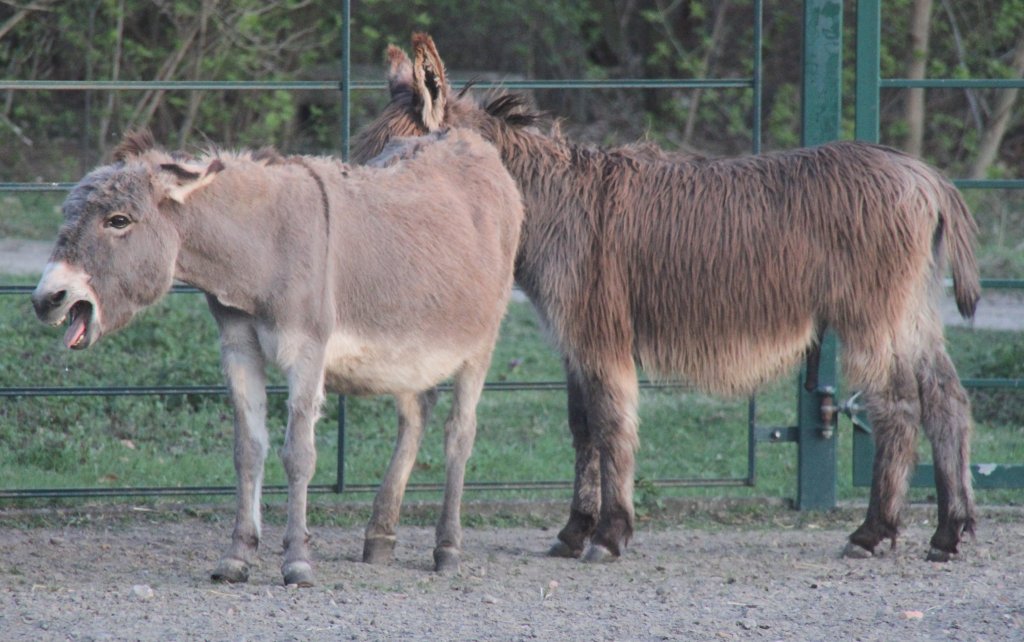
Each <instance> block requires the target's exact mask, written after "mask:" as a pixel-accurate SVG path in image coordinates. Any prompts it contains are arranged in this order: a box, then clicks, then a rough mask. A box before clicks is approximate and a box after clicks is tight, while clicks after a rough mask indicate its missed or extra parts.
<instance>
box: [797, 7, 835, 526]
mask: <svg viewBox="0 0 1024 642" xmlns="http://www.w3.org/2000/svg"><path fill="white" fill-rule="evenodd" d="M803 32H804V46H803V89H802V96H803V98H802V120H803V122H802V128H803V134H802V142H803V144H804V145H818V144H821V143H825V142H828V141H831V140H835V139H837V138H839V132H840V117H841V114H842V111H841V92H842V62H843V3H842V0H805V1H804V30H803ZM837 343H838V342H837V340H836V338H835V335H834V334H833V333H831V332H827V333H826V334H825V337H824V339H823V341H822V344H821V351H820V365H819V367H818V376H817V380H818V381H817V386H816V388H815V389H813V390H807V389H806V387H805V386H804V385H802V384H803V382H804V381H805V380H806V376H807V373H806V370H805V371H804V372H802V373H801V376H800V383H801V385H799V386H798V396H799V398H798V401H797V422H798V423H797V426H798V434H799V444H798V452H799V454H798V462H797V508H799V509H800V510H824V509H828V508H833V507H834V506H835V505H836V479H837V463H836V439H835V421H836V420H835V416H834V413H833V416H832V418H831V420H829V421H828V423H827V424H824V423H823V419H822V410H821V409H822V402H823V401H828V402H830V403H831V404H833V405H834V404H835V400H836V399H838V391H837V388H838V376H837V368H836V357H837V353H838V346H837ZM829 395H830V396H829Z"/></svg>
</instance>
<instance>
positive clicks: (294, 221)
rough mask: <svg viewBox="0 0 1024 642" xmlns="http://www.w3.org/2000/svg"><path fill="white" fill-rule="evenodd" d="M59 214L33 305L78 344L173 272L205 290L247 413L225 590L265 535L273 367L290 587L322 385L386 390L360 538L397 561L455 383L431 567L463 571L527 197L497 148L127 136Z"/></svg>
mask: <svg viewBox="0 0 1024 642" xmlns="http://www.w3.org/2000/svg"><path fill="white" fill-rule="evenodd" d="M115 159H116V161H115V162H114V163H113V164H111V165H106V166H103V167H99V168H97V169H95V170H93V171H92V172H91V173H89V174H88V175H87V176H86V177H85V178H83V179H82V181H81V182H80V183H79V184H78V185H77V186H75V188H74V189H73V190H72V191H71V193H70V195H69V196H68V198H67V200H66V201H65V203H64V224H63V226H62V228H61V230H60V233H59V235H58V237H57V242H56V247H55V248H54V250H53V255H52V258H51V259H50V263H49V264H48V265H47V267H46V270H45V273H44V274H43V277H42V279H41V281H40V282H39V285H38V286H37V288H36V290H35V292H34V293H33V295H32V303H33V305H34V306H35V309H36V313H37V315H38V316H39V318H40V319H41V320H42V321H45V322H47V323H50V324H54V325H57V324H60V323H63V322H64V321H65V319H69V325H68V329H67V332H66V334H65V335H64V343H65V345H67V347H68V348H72V349H84V348H87V347H89V346H91V345H93V344H94V343H95V342H96V341H97V340H98V339H99V338H100V337H101V336H103V335H105V334H108V333H110V332H113V331H114V330H117V329H119V328H121V327H123V326H124V325H126V324H127V323H128V322H129V321H130V320H131V318H132V317H133V316H134V315H135V313H136V312H138V311H139V310H140V309H142V308H144V307H146V306H148V305H150V304H152V303H154V302H156V301H157V300H158V299H160V298H161V296H162V295H163V294H164V293H166V292H167V291H168V289H169V288H170V286H171V284H172V281H173V280H174V279H178V280H180V281H183V282H185V283H189V284H192V285H194V286H196V287H197V288H199V289H201V290H202V291H203V292H205V293H206V295H207V300H208V302H209V306H210V310H211V312H212V313H213V316H214V318H215V319H216V321H217V326H218V329H219V332H220V343H221V360H222V365H223V369H224V373H225V375H226V377H227V382H228V388H229V391H230V397H231V402H232V404H233V406H234V410H235V470H236V472H237V474H238V489H237V500H238V506H237V513H236V517H235V527H234V532H233V534H232V541H231V546H230V547H229V548H228V551H227V553H226V555H225V556H224V557H223V559H221V561H220V563H219V564H218V565H217V568H216V570H214V572H213V579H215V580H222V581H228V582H244V581H246V580H247V579H248V574H249V566H250V564H252V563H253V562H254V560H255V557H256V553H257V548H258V545H259V541H260V527H261V525H260V521H261V518H260V491H261V483H262V479H263V463H264V460H265V458H266V455H267V449H268V438H267V428H266V390H265V387H266V377H265V366H266V363H267V362H268V361H270V362H272V363H274V364H276V365H277V366H279V367H280V368H281V369H282V371H283V373H284V374H285V376H286V378H287V382H288V427H287V432H286V436H285V443H284V447H283V449H282V451H281V457H282V459H283V461H284V468H285V471H286V473H287V476H288V523H287V527H286V531H285V536H284V563H283V566H282V573H283V574H284V581H285V583H286V584H298V585H302V586H308V585H311V584H312V583H313V581H314V575H313V570H312V566H311V562H310V551H309V540H310V533H309V531H308V530H307V528H306V492H307V486H308V484H309V481H310V479H311V477H312V476H313V472H314V467H315V466H314V465H315V462H316V451H315V445H314V437H313V429H314V424H315V422H316V419H317V417H318V415H319V412H320V407H321V404H322V401H323V398H324V389H325V386H326V387H327V388H329V389H331V390H334V391H338V392H342V393H346V394H384V393H387V394H392V395H394V397H395V402H396V406H397V409H398V427H399V430H398V441H397V444H396V446H395V450H394V453H393V455H392V459H391V463H390V465H389V467H388V470H387V474H386V477H385V479H384V481H383V483H382V484H381V488H380V490H379V492H378V494H377V497H376V500H375V502H374V505H373V515H372V517H371V518H370V522H369V525H368V526H367V528H366V539H365V543H364V549H363V559H364V560H365V561H368V562H373V563H377V562H386V561H388V560H389V559H390V558H391V554H392V551H393V548H394V544H395V529H396V527H397V524H398V515H399V509H400V506H401V501H402V495H403V493H404V491H405V486H406V483H407V481H408V479H409V474H410V472H411V470H412V466H413V463H414V461H415V457H416V452H417V450H418V448H419V444H420V439H421V435H422V431H423V424H424V422H425V420H426V416H427V415H428V413H429V411H430V409H431V407H432V406H433V400H434V398H435V393H434V392H433V387H434V386H436V385H437V384H438V383H440V382H441V381H443V380H444V379H446V378H447V377H449V376H454V398H453V403H452V409H451V414H450V416H449V417H448V420H447V423H446V425H445V455H446V458H447V481H446V487H445V495H444V506H443V509H442V512H441V517H440V521H439V523H438V526H437V545H436V548H435V549H434V564H435V568H436V570H438V571H441V572H454V571H456V570H457V569H458V566H459V551H460V546H461V539H462V531H461V525H460V503H461V497H462V485H463V479H464V474H465V466H466V460H467V459H468V457H469V454H470V451H471V449H472V446H473V439H474V436H475V433H476V414H475V413H476V405H477V401H478V400H479V398H480V393H481V390H482V387H483V383H484V377H485V375H486V372H487V369H488V366H489V363H490V359H491V351H492V349H493V347H494V343H495V340H496V338H497V334H498V330H499V326H500V324H501V319H502V317H503V316H504V313H505V308H506V304H507V302H508V297H509V293H510V290H511V286H512V270H513V260H514V255H515V251H516V247H517V245H518V242H519V231H520V225H521V222H522V216H523V212H522V204H521V202H520V196H519V192H518V190H517V188H516V185H515V183H514V182H513V180H512V179H511V177H510V176H509V174H508V173H507V172H506V171H505V169H504V168H503V166H502V164H501V160H500V159H499V158H498V155H497V153H496V152H495V150H494V148H493V147H492V146H491V145H489V144H487V143H485V142H484V141H483V139H482V138H481V137H480V136H479V135H477V134H475V133H472V132H469V131H458V130H453V131H451V132H445V133H441V134H440V135H432V136H430V137H426V138H424V139H419V140H415V141H411V142H409V141H398V143H397V145H396V146H393V147H392V148H390V149H388V150H386V151H385V153H384V154H383V155H382V159H381V160H380V161H379V162H378V163H377V164H378V165H379V166H377V167H359V166H350V165H348V164H344V163H342V162H340V161H337V160H334V159H330V158H314V157H305V156H292V157H282V156H280V155H278V154H277V153H276V152H274V151H272V150H261V151H259V152H241V153H230V154H228V153H224V154H220V153H210V154H208V155H206V156H204V157H202V158H197V159H193V158H189V157H187V156H185V155H182V154H170V153H167V152H165V151H163V150H161V149H159V148H157V147H156V146H155V145H154V143H153V139H152V137H151V136H150V135H149V134H148V133H142V134H133V135H129V136H127V137H126V138H125V140H124V141H123V142H122V143H121V145H120V147H119V148H118V149H117V151H116V152H115Z"/></svg>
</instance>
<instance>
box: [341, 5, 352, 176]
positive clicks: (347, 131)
mask: <svg viewBox="0 0 1024 642" xmlns="http://www.w3.org/2000/svg"><path fill="white" fill-rule="evenodd" d="M351 128H352V2H351V0H342V3H341V158H342V160H346V161H347V160H348V153H349V140H350V138H351Z"/></svg>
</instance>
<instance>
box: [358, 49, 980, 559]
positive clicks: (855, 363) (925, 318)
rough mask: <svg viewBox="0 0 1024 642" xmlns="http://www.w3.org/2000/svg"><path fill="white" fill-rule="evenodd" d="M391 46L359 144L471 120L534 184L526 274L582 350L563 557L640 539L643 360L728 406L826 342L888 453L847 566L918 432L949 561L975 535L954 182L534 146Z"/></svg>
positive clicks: (577, 356) (892, 165)
mask: <svg viewBox="0 0 1024 642" xmlns="http://www.w3.org/2000/svg"><path fill="white" fill-rule="evenodd" d="M413 48H414V52H415V61H414V62H413V61H410V60H409V59H408V58H407V57H406V56H405V54H404V53H403V52H401V50H399V49H397V48H395V47H392V48H390V49H389V52H388V55H389V57H390V63H391V68H390V73H389V75H388V80H389V83H390V88H391V103H390V104H389V105H388V106H387V108H386V109H385V110H384V112H383V113H382V114H381V115H380V116H379V118H378V119H377V120H376V121H375V122H374V123H372V124H371V125H370V126H369V127H367V128H366V130H365V131H364V132H363V133H362V135H361V137H360V138H359V140H358V141H357V145H356V152H355V155H356V157H357V158H368V157H370V156H371V155H373V154H375V153H376V152H377V151H379V150H380V149H381V148H382V147H383V145H384V144H385V143H386V142H387V141H388V140H389V139H390V138H391V137H393V136H406V135H410V134H416V133H421V132H425V131H433V130H437V129H439V128H443V127H446V126H456V127H468V128H472V129H475V130H477V131H479V132H480V133H481V134H482V135H483V136H484V138H486V139H487V140H489V141H490V142H492V143H494V144H495V145H496V146H497V147H498V149H499V151H500V153H501V156H502V159H503V161H504V163H505V166H506V167H507V168H508V169H509V171H510V173H511V174H512V176H513V177H515V179H516V180H517V181H518V183H519V188H520V189H521V190H522V193H523V197H524V203H525V206H526V219H525V223H524V227H523V233H522V237H521V241H520V245H519V253H518V257H517V260H516V279H517V280H518V282H519V284H520V285H521V287H522V288H523V290H524V291H525V292H526V294H527V295H528V296H529V297H530V299H531V300H532V301H533V303H534V305H535V306H536V308H537V310H538V311H539V313H540V316H541V317H542V318H543V320H544V322H545V323H546V324H547V325H548V326H549V327H550V329H551V334H552V335H553V336H554V338H555V340H556V342H557V344H558V347H559V348H560V349H561V351H562V353H563V354H564V356H565V368H566V374H567V377H568V384H569V386H568V387H569V425H570V427H571V429H572V434H573V443H574V446H575V448H576V485H575V493H574V497H573V502H572V507H571V511H570V516H569V522H568V524H567V525H566V527H565V528H564V529H563V530H562V531H561V532H560V533H559V536H558V537H559V542H558V543H557V544H555V546H554V547H553V548H552V551H551V552H552V554H554V555H566V556H579V555H582V554H583V551H584V545H585V543H586V541H587V539H589V540H590V544H591V547H590V550H589V551H588V552H587V554H586V559H588V560H592V561H595V560H603V559H614V558H615V557H617V556H618V555H619V554H620V553H621V551H622V548H623V545H624V544H625V543H626V542H628V540H629V538H630V535H631V534H632V532H633V497H632V495H633V470H634V451H635V449H636V446H637V420H636V405H637V381H636V364H637V363H639V364H640V365H641V366H642V367H643V368H644V369H645V370H646V371H647V372H648V373H651V374H653V375H656V376H662V377H670V378H679V379H682V380H685V381H688V382H690V383H693V384H695V385H696V386H698V387H699V388H701V389H703V390H706V391H710V392H713V393H724V394H745V393H749V392H751V391H752V390H754V389H755V388H757V387H758V386H760V385H761V384H763V383H764V382H766V381H768V380H770V379H772V378H775V377H778V376H779V375H781V374H783V373H786V372H788V371H790V370H791V369H792V368H793V367H794V366H795V365H796V364H797V363H798V362H799V360H800V359H801V358H802V357H803V356H804V355H806V354H808V352H809V351H811V350H812V349H813V348H814V346H815V345H816V343H817V341H818V337H819V336H820V333H821V332H822V330H823V329H824V328H825V327H830V328H834V329H835V331H836V332H837V334H838V335H839V338H840V339H841V341H842V344H843V351H842V362H843V367H844V371H845V375H846V377H847V381H848V382H849V384H850V385H851V386H852V387H854V388H859V389H862V390H863V391H864V393H865V397H866V399H867V400H868V412H869V415H870V418H871V421H872V424H873V426H874V435H875V443H876V448H877V456H876V459H875V469H874V478H873V482H872V488H871V499H870V504H869V507H868V513H867V518H866V519H865V520H864V523H863V524H862V525H861V526H860V527H859V528H858V529H857V530H856V531H854V533H853V534H852V535H851V536H850V546H849V547H848V550H849V551H850V552H851V553H861V554H865V553H872V552H873V551H874V550H875V548H876V547H877V546H878V544H879V543H880V542H881V541H882V540H884V539H886V538H889V539H891V540H893V541H894V542H895V538H896V535H897V532H898V524H899V512H900V508H901V506H902V504H903V501H904V497H905V495H906V490H907V484H908V476H909V473H910V471H911V469H912V466H913V465H914V461H915V442H916V439H917V435H918V427H919V426H923V427H924V430H925V433H926V434H927V436H928V438H929V439H930V440H931V443H932V447H933V452H934V461H935V470H936V476H935V484H936V488H937V491H938V504H939V521H938V528H937V529H936V531H935V534H934V536H933V537H932V540H931V547H932V548H931V551H930V553H929V557H930V558H932V559H948V557H949V555H950V554H951V553H955V552H956V551H957V546H958V544H959V542H960V539H961V536H962V534H963V533H964V532H965V531H966V532H970V531H971V530H972V529H973V527H974V499H973V494H972V491H971V478H970V473H969V470H968V460H969V436H970V432H971V419H970V409H969V406H968V400H967V395H966V394H965V392H964V389H963V388H962V387H961V386H960V384H959V382H958V379H957V375H956V371H955V370H954V368H953V364H952V363H951V362H950V359H949V357H948V356H947V354H946V350H945V347H944V340H943V334H942V325H941V323H940V320H939V315H938V313H937V311H936V300H937V298H938V295H939V293H940V290H941V289H942V274H943V266H944V264H945V263H946V261H947V259H948V260H949V263H950V266H951V268H952V272H953V280H954V290H955V294H956V300H957V303H958V305H959V308H960V312H961V313H962V314H963V315H964V316H967V317H969V316H970V315H972V314H973V312H974V307H975V305H976V302H977V299H978V294H979V283H978V274H977V265H976V263H975V259H974V255H973V250H972V243H973V239H974V236H975V224H974V221H973V219H972V218H971V215H970V213H969V212H968V210H967V208H966V206H965V205H964V202H963V200H962V199H961V197H960V195H959V193H958V192H957V191H956V189H955V188H954V187H953V185H952V184H951V183H950V182H949V181H948V180H946V179H945V178H943V177H942V176H941V175H940V174H939V172H937V171H936V170H934V169H933V168H931V167H929V166H927V165H925V164H924V163H921V162H920V161H917V160H915V159H913V158H911V157H909V156H907V155H905V154H902V153H900V152H898V151H894V150H891V149H887V148H884V147H879V146H877V145H869V144H864V143H854V142H840V143H832V144H828V145H822V146H820V147H814V148H809V149H798V150H793V151H788V152H782V153H775V154H765V155H762V156H750V157H745V158H733V159H720V160H719V159H704V158H687V157H682V156H677V155H671V154H663V153H660V152H659V150H657V149H651V147H650V146H648V147H646V148H639V149H638V148H622V149H617V150H614V149H613V150H602V149H595V148H592V147H586V146H582V145H578V144H574V143H572V142H570V141H568V140H565V139H563V138H561V137H560V136H549V135H544V134H542V133H540V132H538V131H537V130H536V129H535V128H534V127H532V126H531V125H533V124H535V120H536V118H535V116H534V115H533V114H530V113H528V112H526V111H524V110H523V109H522V105H521V101H520V100H519V99H518V98H517V97H516V96H514V95H504V96H501V97H499V98H497V99H496V100H494V101H493V102H491V103H490V104H488V105H486V106H481V105H478V104H477V103H475V102H474V101H472V100H471V99H469V98H468V97H466V96H464V95H462V94H453V93H452V91H451V89H450V88H449V85H448V82H447V80H446V78H445V73H444V64H443V63H442V61H441V59H440V57H439V56H438V54H437V50H436V49H435V48H434V44H433V42H432V41H431V39H430V37H429V36H426V35H424V34H418V35H416V36H414V37H413Z"/></svg>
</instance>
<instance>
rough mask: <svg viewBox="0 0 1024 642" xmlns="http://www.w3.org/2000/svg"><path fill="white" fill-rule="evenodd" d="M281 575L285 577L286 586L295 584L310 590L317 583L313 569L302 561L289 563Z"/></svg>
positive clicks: (283, 567)
mask: <svg viewBox="0 0 1024 642" xmlns="http://www.w3.org/2000/svg"><path fill="white" fill-rule="evenodd" d="M281 574H282V575H284V583H285V586H291V585H292V584H294V585H296V586H299V587H302V588H309V587H310V586H313V585H314V584H315V583H316V582H315V581H314V579H313V567H312V566H310V564H309V562H305V561H302V560H296V561H294V562H287V563H286V564H285V565H284V566H282V567H281Z"/></svg>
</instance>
